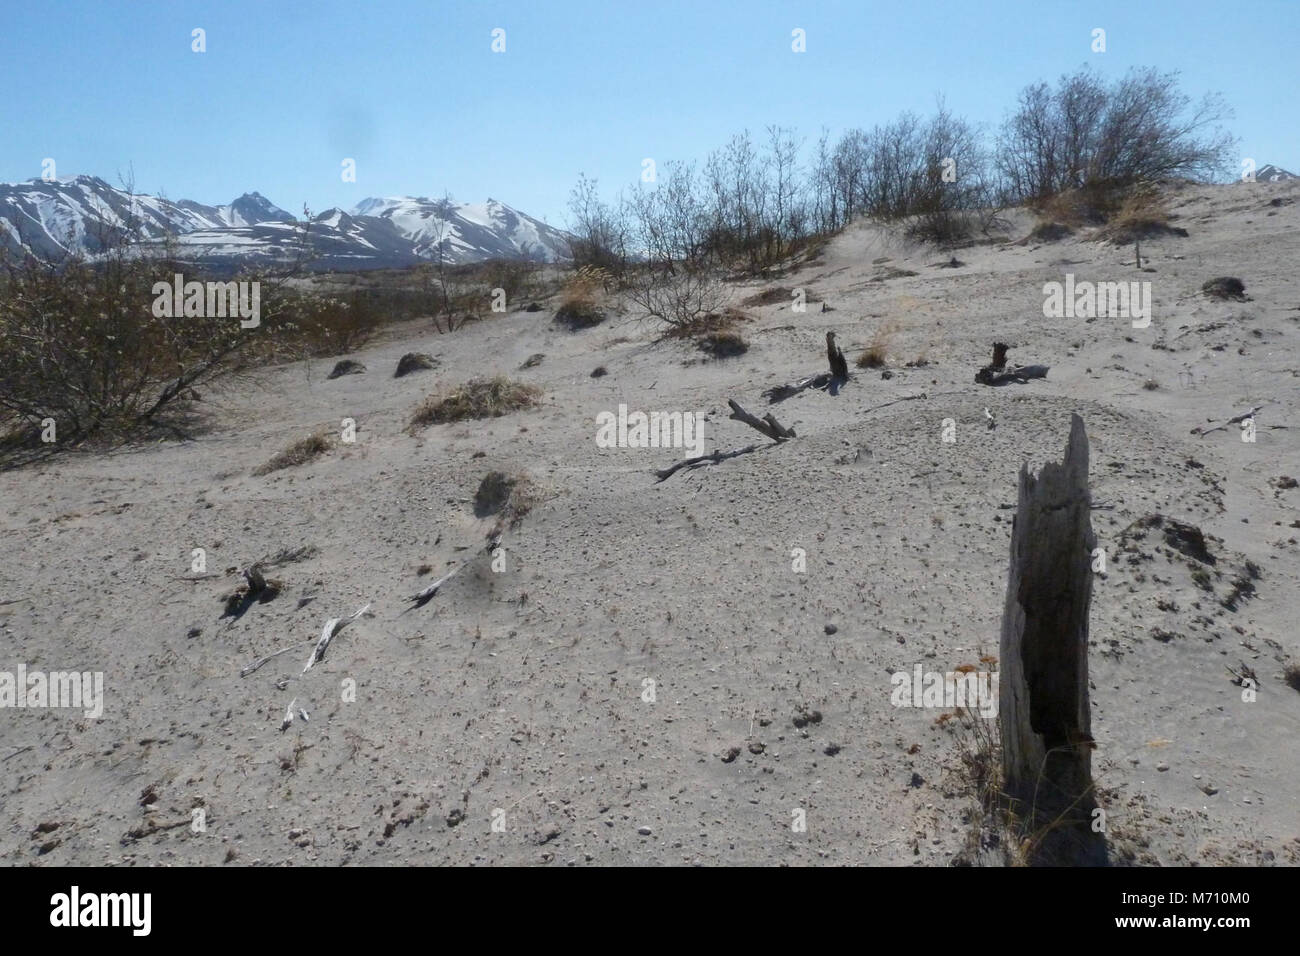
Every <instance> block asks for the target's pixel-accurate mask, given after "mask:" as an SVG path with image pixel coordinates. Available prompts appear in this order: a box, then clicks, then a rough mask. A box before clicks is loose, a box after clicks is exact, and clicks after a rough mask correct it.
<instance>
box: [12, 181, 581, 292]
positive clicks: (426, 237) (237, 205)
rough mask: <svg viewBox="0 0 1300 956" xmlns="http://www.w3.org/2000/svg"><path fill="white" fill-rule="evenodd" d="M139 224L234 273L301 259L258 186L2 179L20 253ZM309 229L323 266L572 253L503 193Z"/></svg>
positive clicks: (99, 248) (111, 236)
mask: <svg viewBox="0 0 1300 956" xmlns="http://www.w3.org/2000/svg"><path fill="white" fill-rule="evenodd" d="M134 230H138V232H139V235H141V236H142V237H143V238H144V240H145V241H146V242H147V243H148V244H151V245H152V244H154V243H159V242H161V241H162V240H163V239H164V238H165V237H168V236H170V237H172V242H173V243H174V245H175V253H176V255H177V256H178V258H180V259H181V260H183V261H193V262H196V263H202V264H204V265H206V266H209V267H212V268H214V269H218V270H220V271H226V272H233V271H237V270H238V269H240V268H242V267H254V266H269V265H272V264H275V263H281V262H285V261H293V260H295V259H297V258H299V256H300V255H301V239H302V233H303V231H304V225H303V224H302V223H300V222H299V221H298V220H296V219H295V218H294V216H293V215H292V214H290V213H288V212H286V211H285V210H283V209H280V208H279V207H278V206H276V205H275V204H273V203H272V202H271V201H270V200H268V199H267V198H266V197H264V196H262V195H261V194H260V193H257V192H249V193H245V194H244V195H242V196H240V197H239V198H238V199H236V200H234V201H233V202H231V203H229V204H228V205H224V206H209V205H205V204H203V203H199V202H194V201H193V200H189V199H182V200H177V201H172V200H169V199H163V198H161V197H157V196H144V195H132V194H130V193H128V192H126V191H125V190H121V189H117V188H114V187H113V186H110V185H109V184H108V183H106V182H105V181H104V180H102V179H99V178H98V177H96V176H77V177H75V178H73V179H62V180H53V181H48V182H47V181H45V180H40V179H33V180H28V181H27V182H23V183H8V184H0V246H3V247H5V248H7V249H8V250H9V251H11V252H14V251H19V250H26V251H30V252H32V253H35V254H36V255H38V256H40V257H42V258H45V259H60V258H63V257H65V256H67V255H68V254H70V253H78V254H84V255H88V256H94V255H96V254H99V253H101V252H103V251H104V249H105V248H107V247H109V246H111V245H112V244H113V243H115V242H116V241H117V240H118V239H119V238H120V237H121V236H122V235H124V234H128V233H131V232H132V231H134ZM307 232H308V234H309V236H310V243H311V248H312V252H313V258H312V261H311V263H310V267H311V268H313V269H318V270H323V269H346V270H352V269H371V268H394V267H400V266H406V265H410V264H413V263H417V262H420V261H423V260H431V259H436V258H438V256H439V249H440V248H441V251H442V255H444V256H445V257H446V259H447V261H448V262H452V263H464V262H476V261H481V260H483V259H492V258H511V259H515V258H531V259H539V260H546V261H554V260H556V259H561V258H565V257H566V256H567V252H568V243H567V236H566V234H565V233H564V232H562V231H560V230H558V229H554V228H552V227H550V226H548V225H546V224H545V223H543V222H541V221H540V220H537V219H534V218H532V217H531V216H528V215H525V214H524V213H521V212H519V211H518V210H515V209H512V208H511V207H509V206H507V205H505V204H504V203H500V202H497V201H496V200H494V199H489V200H488V201H487V202H486V203H483V204H471V203H462V204H457V203H444V202H435V201H431V200H428V199H423V198H410V197H395V198H388V199H366V200H363V201H362V202H361V203H360V204H358V206H357V207H356V209H355V210H353V211H352V212H351V213H349V212H345V211H343V210H341V209H331V210H328V211H326V212H324V213H322V214H320V215H318V216H316V217H315V218H313V219H312V221H311V225H310V229H309V230H307Z"/></svg>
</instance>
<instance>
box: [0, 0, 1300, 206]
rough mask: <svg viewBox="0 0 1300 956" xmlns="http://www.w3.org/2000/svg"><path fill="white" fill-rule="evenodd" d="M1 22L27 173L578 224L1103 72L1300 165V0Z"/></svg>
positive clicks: (442, 4) (488, 10)
mask: <svg viewBox="0 0 1300 956" xmlns="http://www.w3.org/2000/svg"><path fill="white" fill-rule="evenodd" d="M0 23H2V26H3V28H2V29H0V77H3V88H4V90H5V93H4V95H3V97H0V181H5V182H13V181H18V180H23V179H30V178H33V177H37V176H39V175H40V174H41V162H42V160H43V159H45V158H46V157H51V158H53V159H54V160H55V162H56V164H57V174H58V175H59V176H60V177H63V176H72V175H76V174H79V173H91V174H94V175H98V176H101V177H103V178H104V179H107V180H109V181H110V182H112V183H113V184H114V185H117V184H118V182H119V174H120V173H125V172H126V171H127V170H128V169H133V170H134V178H135V184H136V189H137V190H138V191H140V192H147V193H158V192H163V193H165V194H166V195H167V196H169V197H170V198H173V199H179V198H189V199H196V200H198V201H200V202H206V203H213V204H216V203H224V202H229V201H230V200H231V199H233V198H234V197H236V196H238V195H240V194H241V193H243V192H245V191H248V190H258V191H260V192H261V193H262V194H263V195H265V196H267V197H268V198H269V199H271V200H272V201H273V202H275V203H277V204H278V205H280V206H282V207H284V208H285V209H288V210H289V211H290V212H293V213H295V214H297V213H300V212H301V210H302V206H303V204H304V203H306V204H308V205H310V207H311V209H312V210H313V211H314V212H319V211H321V210H324V209H326V208H328V207H330V206H336V205H337V206H343V207H345V208H346V207H350V206H352V205H354V204H355V203H356V202H357V201H359V200H360V199H363V198H365V197H367V196H385V195H426V196H440V195H441V194H442V193H443V192H444V191H448V192H450V193H451V194H452V196H453V197H454V198H456V199H457V200H460V201H473V202H479V201H483V200H485V199H487V198H488V197H489V196H490V197H492V198H495V199H498V200H501V201H503V202H506V203H509V204H510V205H512V206H515V207H516V208H518V209H520V210H522V211H524V212H527V213H530V214H532V215H535V216H538V217H541V218H546V219H548V220H549V221H550V222H552V223H553V224H557V225H563V223H564V221H565V218H566V202H567V198H568V194H569V190H570V189H571V188H572V186H573V184H574V182H575V181H576V179H577V177H578V174H579V173H585V174H586V175H588V176H591V177H595V178H597V179H598V180H599V181H600V184H601V190H602V192H604V193H606V194H612V193H614V192H616V191H617V189H618V188H619V187H621V186H622V185H624V184H628V183H632V182H634V181H635V180H636V179H637V177H638V175H639V173H640V169H641V160H642V159H643V158H644V157H652V158H654V159H655V160H656V161H657V162H659V163H660V164H662V163H663V162H664V161H666V160H672V159H688V160H700V159H703V157H704V156H705V155H706V154H707V153H708V151H709V150H711V149H714V148H716V147H718V146H720V145H722V143H723V142H724V141H725V140H726V139H727V138H728V137H729V136H730V135H731V134H732V133H734V132H738V131H740V130H742V129H744V128H746V127H748V128H749V129H750V130H751V131H754V132H758V131H760V130H762V129H763V128H764V127H765V126H767V125H769V124H773V123H775V124H780V125H785V126H793V127H796V128H797V129H798V130H799V132H800V133H801V134H802V135H803V136H804V137H806V138H807V140H808V143H809V145H811V144H812V142H813V141H814V140H815V139H816V136H817V134H818V131H819V130H820V128H821V127H822V126H827V127H829V128H830V129H831V130H832V133H836V132H839V131H842V130H844V129H847V128H850V127H853V126H871V125H872V124H874V123H877V122H882V121H886V120H889V119H891V118H892V117H893V116H894V115H896V114H897V113H898V112H900V111H902V110H905V109H911V110H916V111H920V112H925V111H928V110H929V109H930V108H931V107H932V106H933V104H934V101H935V97H936V95H937V94H943V95H944V96H946V98H947V102H948V105H949V107H950V108H951V109H953V110H954V111H955V112H956V113H958V114H960V115H963V116H965V117H967V118H969V119H971V120H974V121H976V122H983V123H988V124H996V123H997V122H999V121H1000V120H1001V118H1002V117H1003V115H1004V113H1005V111H1006V110H1007V109H1008V107H1009V106H1010V105H1011V104H1012V103H1013V102H1014V100H1015V96H1016V94H1017V92H1018V90H1019V89H1020V88H1021V87H1022V86H1024V85H1025V84H1027V83H1030V82H1033V81H1036V80H1039V79H1047V80H1055V78H1056V77H1058V76H1059V75H1060V74H1061V73H1063V72H1070V71H1073V70H1074V69H1075V68H1077V67H1079V66H1081V65H1083V64H1085V63H1088V64H1091V65H1093V66H1094V67H1096V68H1097V69H1098V70H1099V71H1100V72H1101V73H1102V74H1103V75H1106V76H1117V75H1120V74H1122V73H1123V72H1125V71H1126V70H1127V69H1128V68H1129V67H1130V66H1134V65H1137V66H1154V67H1158V68H1160V69H1161V70H1179V71H1181V73H1182V82H1183V88H1184V89H1185V90H1186V91H1187V92H1188V93H1190V94H1192V95H1193V97H1194V98H1195V97H1199V96H1200V94H1202V93H1204V92H1206V91H1218V92H1221V93H1223V94H1224V95H1225V97H1226V99H1227V101H1228V103H1229V104H1230V105H1231V106H1232V107H1233V108H1234V110H1235V112H1236V117H1235V119H1234V120H1233V121H1232V122H1231V123H1230V129H1231V130H1232V131H1233V132H1234V133H1235V134H1236V135H1237V136H1239V137H1240V138H1241V154H1242V155H1243V156H1250V157H1254V158H1255V159H1256V160H1257V161H1258V162H1259V163H1260V164H1261V165H1262V164H1263V163H1266V162H1271V163H1275V164H1277V165H1279V166H1283V167H1285V168H1289V169H1290V170H1292V171H1293V172H1300V169H1298V168H1297V167H1300V123H1297V119H1298V118H1300V116H1298V114H1300V110H1297V108H1296V106H1295V103H1296V102H1297V96H1296V80H1297V77H1300V70H1297V58H1298V54H1297V52H1296V46H1297V41H1300V29H1297V28H1298V27H1300V0H1253V2H1251V3H1249V4H1244V5H1241V4H1230V3H1224V2H1222V0H1215V2H1209V0H1171V2H1164V0H1117V2H1109V0H1106V2H1095V0H1093V2H1084V0H978V2H951V3H949V2H935V0H931V2H916V0H913V2H907V3H896V2H883V0H855V2H820V3H792V2H785V3H776V2H763V0H744V2H711V0H695V2H676V0H654V2H633V0H598V2H585V0H584V2H577V0H553V2H548V0H511V2H470V0H464V2H456V0H393V2H387V0H372V2H367V0H355V2H336V0H305V2H298V0H227V2H211V0H205V2H199V0H193V2H191V0H166V2H153V0H137V2H129V0H83V2H73V0H69V2H59V0H50V2H42V3H21V4H20V3H9V4H6V6H5V10H4V14H3V18H2V20H0ZM196 27H200V28H202V29H204V30H205V31H206V42H207V52H206V53H201V54H200V53H194V52H192V50H191V30H192V29H194V28H196ZM498 27H499V28H502V29H504V30H505V31H506V33H505V41H506V50H505V52H504V53H493V52H492V49H491V43H492V37H491V31H492V30H493V29H494V28H498ZM1094 27H1101V28H1104V29H1105V30H1106V34H1107V48H1108V49H1107V52H1105V53H1104V54H1097V53H1093V52H1092V51H1091V49H1090V45H1091V42H1092V38H1091V31H1092V30H1093V28H1094ZM795 28H801V29H803V30H804V31H805V32H806V36H807V51H806V52H804V53H794V52H792V50H791V31H792V30H793V29H795ZM344 158H353V159H355V160H356V169H357V181H356V182H355V183H346V182H343V181H342V179H341V177H340V170H341V166H340V164H341V162H342V161H343V159H344Z"/></svg>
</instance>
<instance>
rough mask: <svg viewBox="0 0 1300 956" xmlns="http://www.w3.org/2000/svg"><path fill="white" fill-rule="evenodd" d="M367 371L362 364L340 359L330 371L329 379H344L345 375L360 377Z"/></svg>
mask: <svg viewBox="0 0 1300 956" xmlns="http://www.w3.org/2000/svg"><path fill="white" fill-rule="evenodd" d="M365 370H366V367H365V366H364V365H362V364H361V363H360V362H357V361H355V360H353V359H340V360H339V361H337V362H335V363H334V368H333V369H332V370H331V371H330V373H329V375H327V376H326V377H327V378H342V377H343V376H344V375H360V374H361V373H363V372H364V371H365Z"/></svg>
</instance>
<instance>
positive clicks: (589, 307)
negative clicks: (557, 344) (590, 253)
mask: <svg viewBox="0 0 1300 956" xmlns="http://www.w3.org/2000/svg"><path fill="white" fill-rule="evenodd" d="M612 281H613V279H612V277H611V276H610V275H609V273H608V272H606V271H605V270H604V269H600V268H597V267H595V266H583V267H582V268H581V269H579V270H578V271H577V272H575V273H574V274H573V275H572V276H571V277H570V278H569V281H568V282H566V283H565V284H564V294H563V299H562V301H561V302H560V307H559V308H558V309H556V310H555V321H556V322H558V323H559V324H561V325H563V326H566V327H567V328H569V329H570V330H577V329H589V328H591V327H592V326H595V325H599V324H600V323H601V322H604V321H605V310H604V308H602V307H601V301H602V296H603V294H604V292H605V290H606V289H608V288H609V285H610V283H611V282H612Z"/></svg>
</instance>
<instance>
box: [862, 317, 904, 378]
mask: <svg viewBox="0 0 1300 956" xmlns="http://www.w3.org/2000/svg"><path fill="white" fill-rule="evenodd" d="M897 331H898V325H897V324H896V323H894V322H887V323H885V324H884V325H881V326H879V327H878V328H877V329H876V331H875V334H873V335H872V337H871V344H870V345H868V346H867V347H866V348H865V349H863V350H862V352H861V353H859V355H858V358H857V361H856V362H855V363H854V364H855V365H857V367H858V368H882V367H883V366H884V365H885V360H886V358H887V357H888V355H889V340H890V339H891V338H892V337H893V335H894V333H895V332H897Z"/></svg>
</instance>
